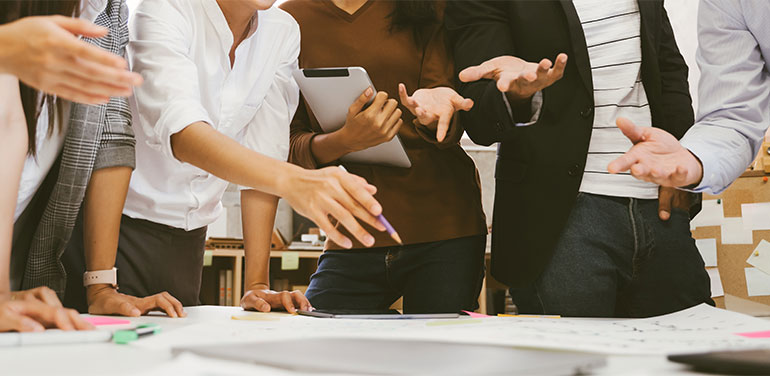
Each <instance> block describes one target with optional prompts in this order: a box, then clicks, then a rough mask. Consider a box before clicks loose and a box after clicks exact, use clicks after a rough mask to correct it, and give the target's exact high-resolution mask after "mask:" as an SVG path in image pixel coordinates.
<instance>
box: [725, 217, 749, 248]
mask: <svg viewBox="0 0 770 376" xmlns="http://www.w3.org/2000/svg"><path fill="white" fill-rule="evenodd" d="M722 244H754V234H753V232H752V231H751V230H746V229H745V228H744V227H743V219H742V218H740V217H738V218H725V219H724V222H722Z"/></svg>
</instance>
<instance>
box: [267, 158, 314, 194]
mask: <svg viewBox="0 0 770 376" xmlns="http://www.w3.org/2000/svg"><path fill="white" fill-rule="evenodd" d="M304 171H305V169H303V168H302V167H299V166H297V165H294V164H291V163H287V164H286V168H282V169H279V170H278V174H277V176H276V178H275V179H274V180H273V181H274V186H273V190H274V192H268V193H271V194H274V195H276V196H278V197H283V198H286V197H287V196H290V194H291V193H292V189H293V187H294V188H295V187H296V186H297V185H296V184H297V181H298V180H299V179H300V178H301V177H302V173H303V172H304Z"/></svg>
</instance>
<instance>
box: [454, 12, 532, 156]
mask: <svg viewBox="0 0 770 376" xmlns="http://www.w3.org/2000/svg"><path fill="white" fill-rule="evenodd" d="M506 6H507V4H506V2H504V1H468V0H459V1H448V2H447V8H446V13H445V25H446V28H447V33H448V35H449V38H450V43H451V44H452V50H453V53H454V59H455V68H456V70H457V73H459V72H460V71H462V70H463V69H465V68H467V67H469V66H473V65H478V64H481V63H483V62H484V61H486V60H489V59H491V58H494V57H498V56H503V55H515V48H514V44H513V39H512V38H511V29H510V26H509V20H508V12H507V9H506ZM495 85H496V84H495V82H494V81H492V80H480V81H477V82H471V83H462V82H458V86H457V88H458V91H459V93H460V94H461V95H462V96H464V97H466V98H470V99H473V101H474V103H475V104H474V106H473V109H472V110H471V111H469V112H462V111H461V112H460V120H461V121H462V124H463V125H464V126H465V131H466V132H467V133H468V136H470V138H471V139H472V140H473V141H474V142H475V143H477V144H480V145H491V144H493V143H495V142H499V141H502V140H504V139H506V138H507V137H510V133H512V132H514V130H515V127H514V123H513V120H512V119H511V117H510V114H509V113H508V108H507V106H506V104H505V102H504V101H503V95H502V93H501V92H500V91H499V90H497V87H496V86H495ZM514 116H516V117H517V118H519V116H518V114H514Z"/></svg>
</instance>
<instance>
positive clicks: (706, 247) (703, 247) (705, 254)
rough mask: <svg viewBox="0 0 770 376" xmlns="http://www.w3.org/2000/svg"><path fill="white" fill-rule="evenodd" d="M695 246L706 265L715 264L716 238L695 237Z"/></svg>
mask: <svg viewBox="0 0 770 376" xmlns="http://www.w3.org/2000/svg"><path fill="white" fill-rule="evenodd" d="M695 246H696V247H698V251H700V255H701V257H702V258H703V262H704V263H705V264H706V267H710V266H717V240H716V239H695Z"/></svg>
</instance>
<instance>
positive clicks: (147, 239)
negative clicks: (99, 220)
mask: <svg viewBox="0 0 770 376" xmlns="http://www.w3.org/2000/svg"><path fill="white" fill-rule="evenodd" d="M83 244H84V243H83V218H82V212H81V215H80V216H78V221H77V224H76V225H75V230H74V231H73V233H72V239H71V240H70V243H69V245H68V247H67V250H66V251H65V252H64V256H63V257H62V262H63V263H64V267H65V270H66V271H67V289H66V291H65V293H64V302H63V303H64V305H65V306H66V307H69V308H74V309H77V310H78V311H80V312H86V311H88V305H87V303H86V291H85V288H84V287H83V273H84V272H85V269H86V268H85V248H84V246H83ZM205 245H206V227H205V226H204V227H201V228H198V229H195V230H192V231H185V230H183V229H179V228H175V227H169V226H166V225H162V224H159V223H155V222H151V221H147V220H143V219H134V218H130V217H128V216H125V215H124V216H123V217H122V218H121V221H120V239H119V240H118V254H117V258H116V260H115V266H116V267H117V268H118V291H120V292H122V293H124V294H128V295H133V296H138V297H145V296H150V295H154V294H157V293H160V292H163V291H167V292H168V293H170V294H171V295H173V296H174V297H175V298H177V299H179V301H180V302H181V303H182V304H183V305H185V306H193V305H198V304H200V300H199V295H200V288H201V272H202V270H203V251H204V247H205Z"/></svg>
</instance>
